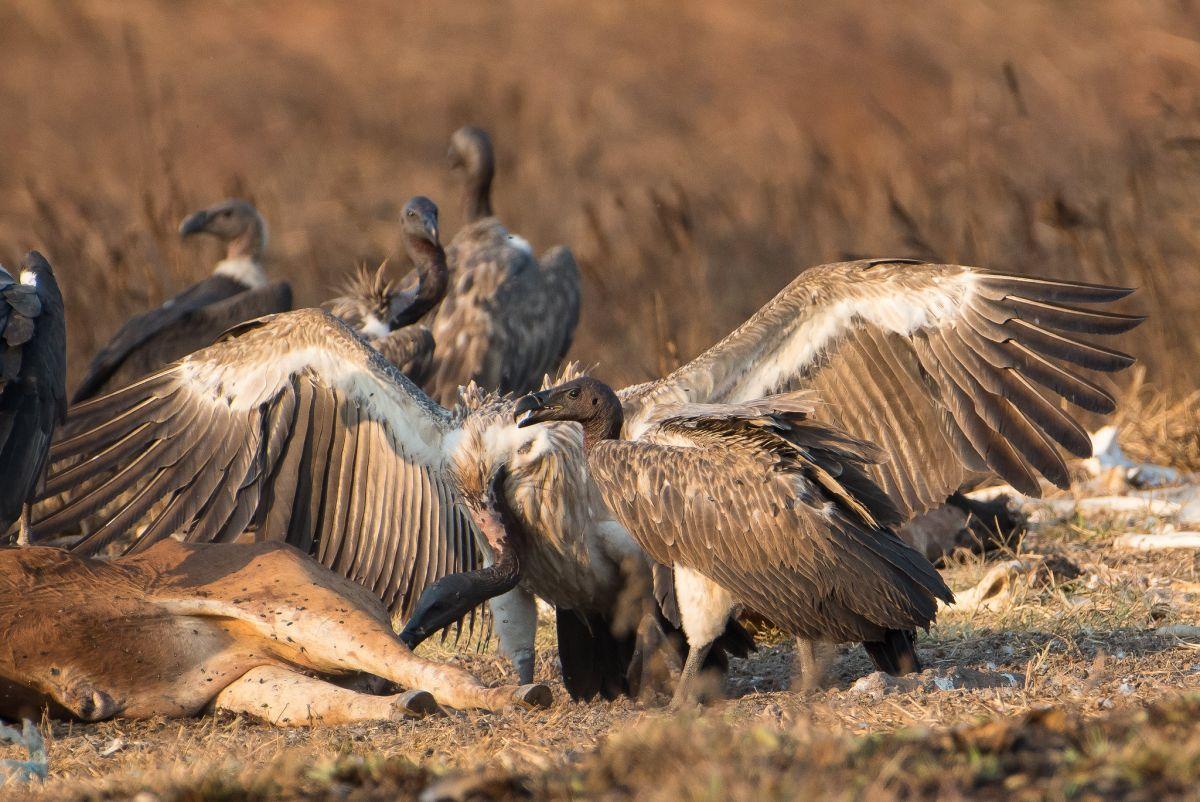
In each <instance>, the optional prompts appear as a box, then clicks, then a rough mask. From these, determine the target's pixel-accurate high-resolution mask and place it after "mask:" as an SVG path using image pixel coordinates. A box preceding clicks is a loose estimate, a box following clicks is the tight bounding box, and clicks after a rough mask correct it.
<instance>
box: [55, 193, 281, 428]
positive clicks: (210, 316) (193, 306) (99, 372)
mask: <svg viewBox="0 0 1200 802" xmlns="http://www.w3.org/2000/svg"><path fill="white" fill-rule="evenodd" d="M179 233H180V235H181V236H183V237H190V236H192V235H194V234H210V235H212V236H214V237H216V238H217V239H219V240H221V242H223V243H225V258H224V259H222V260H221V261H220V262H217V266H216V268H214V270H213V272H212V275H210V276H209V277H208V278H206V279H204V280H203V281H200V282H197V283H196V284H193V285H192V286H190V287H188V288H187V289H186V290H184V291H183V292H181V293H179V294H178V295H176V296H175V297H174V298H171V299H170V300H168V301H166V302H165V303H163V305H162V306H160V307H158V308H157V309H151V310H150V311H148V312H143V313H141V314H140V315H135V316H134V317H132V318H130V319H129V320H128V321H127V322H126V323H125V325H124V326H122V327H121V328H120V330H118V331H117V333H116V334H115V335H113V338H112V339H111V340H109V342H108V344H107V345H105V346H104V347H103V348H102V349H100V352H99V353H97V354H96V356H95V357H94V358H93V359H92V363H91V364H90V365H88V368H87V373H86V374H85V375H84V377H83V380H82V381H81V382H80V384H79V387H78V388H76V390H75V395H74V397H73V398H72V399H71V403H73V404H78V403H79V402H80V401H84V400H86V399H88V398H92V397H94V396H96V395H99V394H100V393H102V392H106V391H108V390H112V389H115V388H117V387H123V386H124V385H126V384H129V383H130V382H132V381H133V380H134V379H136V378H138V377H140V376H144V375H146V374H147V373H149V372H150V371H153V370H157V369H158V368H161V367H162V366H163V365H165V364H167V363H168V362H170V361H172V360H174V359H179V358H180V357H182V356H185V355H186V354H190V353H191V352H193V351H196V350H198V349H200V348H203V347H204V346H206V345H210V344H211V343H212V341H213V340H215V339H216V338H217V337H218V336H220V334H221V332H223V331H225V330H226V329H228V328H230V327H231V326H235V325H237V324H238V323H241V322H243V321H246V320H253V319H254V318H256V317H261V316H263V315H270V314H274V313H276V312H286V311H288V310H289V309H291V308H292V288H291V285H290V284H288V283H287V282H284V281H268V279H267V274H266V271H264V270H263V266H262V255H263V250H264V249H265V248H266V245H267V227H266V224H265V223H264V222H263V219H262V217H261V216H260V215H259V213H258V211H257V210H256V209H255V208H254V207H253V206H252V205H250V204H249V203H247V202H246V201H244V200H226V201H222V202H221V203H218V204H217V205H215V206H211V207H209V208H207V209H203V210H201V211H198V212H196V213H195V214H192V215H190V216H189V217H188V218H187V219H186V220H184V221H183V224H182V225H180V227H179Z"/></svg>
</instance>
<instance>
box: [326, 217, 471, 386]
mask: <svg viewBox="0 0 1200 802" xmlns="http://www.w3.org/2000/svg"><path fill="white" fill-rule="evenodd" d="M401 226H402V230H403V236H404V247H405V250H406V251H407V252H408V256H409V258H410V259H411V260H412V263H413V267H415V268H416V272H417V285H416V287H415V288H414V289H412V290H409V291H401V290H400V288H399V286H398V285H396V284H394V283H392V282H390V281H387V280H386V279H385V278H384V276H383V266H380V268H379V270H378V271H377V272H376V273H375V274H374V275H373V276H372V275H371V274H370V273H368V272H367V271H366V270H360V271H359V273H358V275H357V276H356V277H355V278H354V279H353V280H352V281H351V282H350V284H349V285H348V286H347V288H346V292H345V294H344V295H342V296H340V297H338V298H334V299H333V300H332V301H329V302H327V303H326V304H324V307H325V308H326V309H328V310H329V311H330V312H331V313H332V314H333V315H334V316H335V317H337V318H339V319H341V320H343V321H345V323H346V324H347V325H348V326H350V327H351V328H352V329H354V330H355V331H356V332H357V333H358V335H359V336H360V337H362V338H363V339H364V340H366V341H367V342H368V343H370V345H371V346H372V347H373V348H375V350H377V351H379V352H380V353H381V354H383V356H384V357H385V358H386V359H387V360H388V361H389V362H391V363H392V364H393V365H395V366H396V368H397V369H399V371H400V372H401V373H403V374H404V375H405V376H407V377H408V378H409V379H411V380H412V382H413V383H414V384H417V385H420V384H422V383H424V381H425V380H426V379H427V378H428V377H429V374H430V368H431V367H432V365H433V352H434V340H433V333H432V332H431V331H430V330H429V328H428V327H427V326H424V325H421V324H419V323H418V322H417V321H419V320H420V319H421V318H422V317H424V316H425V313H427V312H429V311H430V310H431V309H433V308H434V307H436V306H437V305H438V303H439V302H441V300H442V298H443V297H445V295H446V287H447V286H448V284H449V270H448V268H447V267H446V252H445V251H444V250H442V245H441V242H440V241H439V239H438V210H437V206H435V205H434V203H433V201H431V200H429V199H428V198H425V197H416V198H413V199H412V200H410V201H409V202H408V204H407V205H406V206H405V207H404V211H403V213H402V216H401ZM423 233H424V234H425V235H429V234H431V235H432V238H431V240H430V242H429V243H428V244H431V245H432V246H434V247H427V243H426V239H425V237H424V236H423Z"/></svg>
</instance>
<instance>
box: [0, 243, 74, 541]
mask: <svg viewBox="0 0 1200 802" xmlns="http://www.w3.org/2000/svg"><path fill="white" fill-rule="evenodd" d="M21 268H22V270H21V276H20V280H19V281H15V280H13V277H12V276H11V275H10V274H9V273H8V271H6V270H5V269H4V268H3V267H2V266H0V476H2V477H3V479H0V535H4V533H5V532H7V531H8V528H9V527H10V526H11V525H12V523H13V521H15V520H17V519H18V518H20V519H21V527H20V531H19V532H18V536H17V539H18V542H20V543H22V544H25V543H28V542H29V534H30V533H29V529H28V523H29V504H30V503H31V502H32V500H33V496H34V494H35V493H36V492H37V491H38V489H39V485H40V484H41V481H42V476H43V474H44V472H45V469H46V458H47V455H48V454H49V451H50V440H51V438H53V436H54V430H55V428H57V427H58V426H59V425H60V424H61V423H62V422H63V420H64V419H65V418H66V415H67V355H66V347H67V322H66V314H65V312H64V310H63V299H62V293H60V292H59V290H58V282H57V281H56V280H55V278H54V271H53V270H52V269H51V267H50V263H49V262H47V261H46V259H45V258H44V257H43V256H42V255H41V254H40V253H38V252H37V251H30V252H29V253H28V254H27V255H26V256H25V259H24V260H23V261H22V262H21Z"/></svg>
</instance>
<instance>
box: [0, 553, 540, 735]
mask: <svg viewBox="0 0 1200 802" xmlns="http://www.w3.org/2000/svg"><path fill="white" fill-rule="evenodd" d="M301 672H306V673H301ZM355 672H367V673H369V674H373V675H376V676H379V677H383V678H384V679H387V680H390V681H392V682H395V683H397V684H399V685H401V686H402V687H406V688H420V689H423V690H426V691H429V692H432V693H433V694H434V696H435V697H436V698H437V700H438V701H439V702H442V703H445V704H448V705H450V706H453V707H478V708H486V709H496V708H500V707H506V706H509V705H512V704H514V703H520V702H524V703H537V704H545V703H547V702H548V701H549V691H548V689H546V688H545V687H544V686H525V687H523V688H515V687H511V686H506V687H499V688H486V687H484V686H483V685H482V684H481V683H480V682H479V681H478V680H477V679H475V677H473V676H471V675H470V674H468V673H466V672H465V671H462V670H459V669H455V668H451V667H449V666H444V665H439V664H436V663H433V662H430V661H428V660H425V659H422V658H420V657H417V656H415V655H413V654H412V653H411V652H410V651H409V650H408V649H407V648H406V647H405V646H404V645H403V644H402V643H401V642H400V641H399V640H398V639H397V638H396V637H395V635H394V633H393V632H392V630H391V628H390V627H389V625H388V617H387V613H386V611H385V610H384V608H383V605H382V604H381V603H380V602H379V601H378V600H377V599H376V598H375V597H373V596H372V595H370V594H369V593H368V592H367V591H365V590H364V589H363V588H361V587H359V586H358V585H356V584H354V583H352V582H350V581H348V580H346V579H343V578H342V577H340V576H338V575H336V574H334V573H332V572H330V571H328V570H326V569H324V568H323V567H321V566H320V565H318V564H317V563H316V562H314V561H313V560H311V559H310V558H308V557H306V556H305V555H303V554H302V553H301V552H299V551H297V550H296V549H293V548H291V547H290V546H284V545H281V544H275V543H255V544H208V545H198V544H183V543H179V542H176V541H174V540H165V541H162V542H159V543H157V544H155V545H154V546H152V547H151V548H149V549H147V550H146V551H144V552H141V553H138V554H134V555H130V556H127V557H123V558H120V559H117V560H113V561H111V562H103V561H99V560H92V559H88V558H84V557H79V556H77V555H74V554H71V553H69V552H66V551H62V550H60V549H54V548H41V547H34V548H26V549H5V550H0V716H2V717H6V718H16V717H19V716H22V715H29V714H31V713H35V711H36V710H37V709H38V708H47V709H48V710H49V712H50V714H51V715H53V716H56V717H69V718H77V719H83V720H89V721H95V720H100V719H105V718H110V717H112V716H116V715H121V716H126V717H131V718H146V717H151V716H192V715H197V714H199V713H201V712H204V711H205V710H208V709H211V708H213V707H217V708H223V709H231V710H234V711H236V712H244V713H250V714H253V715H257V716H259V717H261V718H265V719H267V720H269V721H273V722H276V723H282V724H295V725H299V724H310V723H317V722H323V723H338V722H344V721H354V720H361V719H372V718H392V717H395V716H396V715H398V714H399V715H405V714H411V713H419V712H427V711H428V709H430V708H432V704H431V702H432V700H429V699H428V696H427V695H426V696H424V697H422V698H420V699H417V698H416V695H414V694H400V695H397V696H390V697H389V696H371V695H368V694H361V693H356V692H353V691H348V690H345V689H342V688H339V687H337V686H335V685H332V684H330V683H328V682H326V681H324V680H322V679H313V678H312V677H311V676H307V674H317V675H318V676H325V677H328V676H337V675H346V674H352V673H355Z"/></svg>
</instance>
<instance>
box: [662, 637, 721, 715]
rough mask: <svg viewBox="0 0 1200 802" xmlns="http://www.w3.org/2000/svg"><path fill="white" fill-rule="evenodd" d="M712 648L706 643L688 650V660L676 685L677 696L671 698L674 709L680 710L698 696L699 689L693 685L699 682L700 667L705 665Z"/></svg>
mask: <svg viewBox="0 0 1200 802" xmlns="http://www.w3.org/2000/svg"><path fill="white" fill-rule="evenodd" d="M711 648H712V644H711V643H706V644H704V645H703V646H698V647H697V646H693V647H692V648H691V649H689V650H688V656H687V661H686V662H685V663H684V664H683V671H682V672H680V674H679V684H678V685H676V686H675V696H674V697H673V698H672V699H671V709H672V710H679V709H681V708H682V707H684V705H686V704H688V703H689V702H691V701H693V700H695V699H696V698H697V697H698V693H697V691H698V690H699V689H697V688H693V686H694V685H696V683H697V682H698V678H699V676H700V669H701V668H703V667H704V659H705V658H706V657H708V650H709V649H711Z"/></svg>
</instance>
